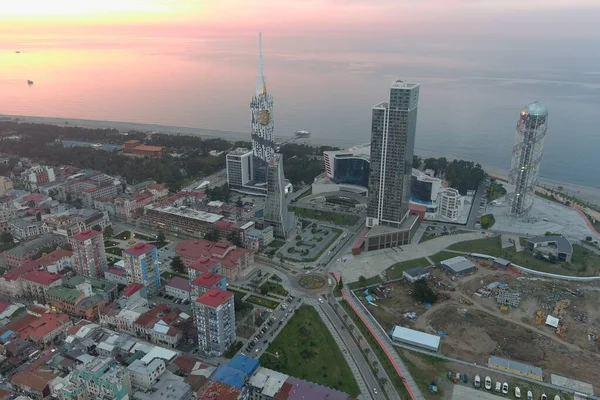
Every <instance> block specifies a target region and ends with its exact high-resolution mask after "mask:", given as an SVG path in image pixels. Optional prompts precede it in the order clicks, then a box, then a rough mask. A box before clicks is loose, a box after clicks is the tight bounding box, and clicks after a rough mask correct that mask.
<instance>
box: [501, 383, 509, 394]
mask: <svg viewBox="0 0 600 400" xmlns="http://www.w3.org/2000/svg"><path fill="white" fill-rule="evenodd" d="M502 394H508V383H506V382H504V383H503V384H502Z"/></svg>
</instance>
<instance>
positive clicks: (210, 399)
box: [198, 381, 241, 400]
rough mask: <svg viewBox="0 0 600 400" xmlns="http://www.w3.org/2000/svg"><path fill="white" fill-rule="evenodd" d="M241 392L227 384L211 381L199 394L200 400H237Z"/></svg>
mask: <svg viewBox="0 0 600 400" xmlns="http://www.w3.org/2000/svg"><path fill="white" fill-rule="evenodd" d="M240 394H241V391H240V390H239V389H237V388H235V387H233V386H229V385H228V384H226V383H222V382H217V381H210V382H209V383H208V384H207V385H206V386H205V387H204V389H203V390H202V391H201V392H200V393H199V394H198V400H237V399H238V398H239V396H240Z"/></svg>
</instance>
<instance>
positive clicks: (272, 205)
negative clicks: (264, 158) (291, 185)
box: [263, 154, 295, 238]
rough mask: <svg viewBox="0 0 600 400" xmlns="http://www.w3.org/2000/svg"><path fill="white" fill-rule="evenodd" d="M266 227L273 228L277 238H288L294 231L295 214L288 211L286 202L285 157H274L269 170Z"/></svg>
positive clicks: (264, 221) (269, 164)
mask: <svg viewBox="0 0 600 400" xmlns="http://www.w3.org/2000/svg"><path fill="white" fill-rule="evenodd" d="M263 218H264V219H263V225H264V226H272V227H273V230H274V235H275V237H278V238H287V237H288V235H290V233H291V231H292V229H294V225H295V224H294V214H293V213H292V212H290V211H289V210H288V205H287V202H286V200H285V178H284V175H283V156H282V155H281V154H275V155H273V158H272V159H271V160H270V161H269V163H268V170H267V200H266V202H265V209H264V217H263Z"/></svg>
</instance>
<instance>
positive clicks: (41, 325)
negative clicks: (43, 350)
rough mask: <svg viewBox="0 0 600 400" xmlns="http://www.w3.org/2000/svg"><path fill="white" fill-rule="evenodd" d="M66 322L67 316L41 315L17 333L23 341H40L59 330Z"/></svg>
mask: <svg viewBox="0 0 600 400" xmlns="http://www.w3.org/2000/svg"><path fill="white" fill-rule="evenodd" d="M68 320H69V316H68V315H67V314H54V313H46V314H42V316H41V317H39V318H37V319H35V320H34V321H32V322H30V323H29V325H27V326H25V327H24V328H23V329H21V330H20V332H19V333H20V334H21V339H23V340H26V339H29V338H34V339H38V340H42V339H43V338H44V337H45V336H46V335H48V334H49V333H51V332H54V331H55V330H57V329H60V328H61V327H62V326H63V325H64V324H65V323H66V322H67V321H68Z"/></svg>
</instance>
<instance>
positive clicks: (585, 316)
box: [357, 259, 600, 391]
mask: <svg viewBox="0 0 600 400" xmlns="http://www.w3.org/2000/svg"><path fill="white" fill-rule="evenodd" d="M472 261H473V262H474V263H476V264H477V272H475V273H473V274H472V275H469V276H466V277H463V278H460V279H455V280H453V279H451V278H450V277H449V276H448V275H447V274H446V273H445V272H444V271H442V270H441V268H430V269H429V272H430V276H429V279H428V285H429V287H430V288H431V289H433V290H434V292H435V293H436V295H437V296H438V301H437V302H435V303H434V304H423V303H419V302H417V301H415V300H414V299H413V298H412V293H411V290H412V285H411V284H409V283H408V282H402V281H400V282H395V283H392V284H389V285H385V284H381V285H380V286H379V287H378V288H373V289H371V290H370V292H369V295H370V296H371V297H370V299H371V300H370V303H371V304H369V302H366V304H367V307H368V308H369V311H370V312H371V313H372V314H373V315H374V316H375V318H377V319H378V321H379V323H380V324H381V325H382V326H383V327H384V329H386V330H389V329H391V327H392V326H394V325H401V326H404V327H409V328H413V329H417V330H420V331H423V332H427V333H431V334H437V335H439V336H442V340H441V347H440V351H439V352H440V353H441V354H443V355H446V356H449V357H454V358H458V359H461V360H464V361H469V362H473V363H477V364H479V365H485V364H486V363H487V361H488V358H489V357H490V356H491V355H494V356H498V357H503V358H506V359H510V360H514V361H520V362H523V363H527V364H530V365H532V366H536V367H540V368H542V369H543V371H544V380H546V381H549V377H550V375H551V374H557V375H562V376H566V377H569V378H571V379H576V380H579V381H583V382H588V383H592V384H595V383H597V382H600V369H598V368H597V366H598V365H600V282H598V283H596V282H585V283H582V282H570V281H561V280H551V279H542V278H536V277H532V276H526V275H522V274H520V273H518V272H517V271H515V270H513V269H512V268H501V267H498V263H494V262H493V261H490V260H478V259H472ZM357 294H358V293H357ZM360 294H361V295H362V294H363V293H360ZM361 297H362V298H365V297H364V295H363V296H361ZM595 389H596V390H597V391H598V390H600V386H598V385H597V386H596V388H595Z"/></svg>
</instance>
